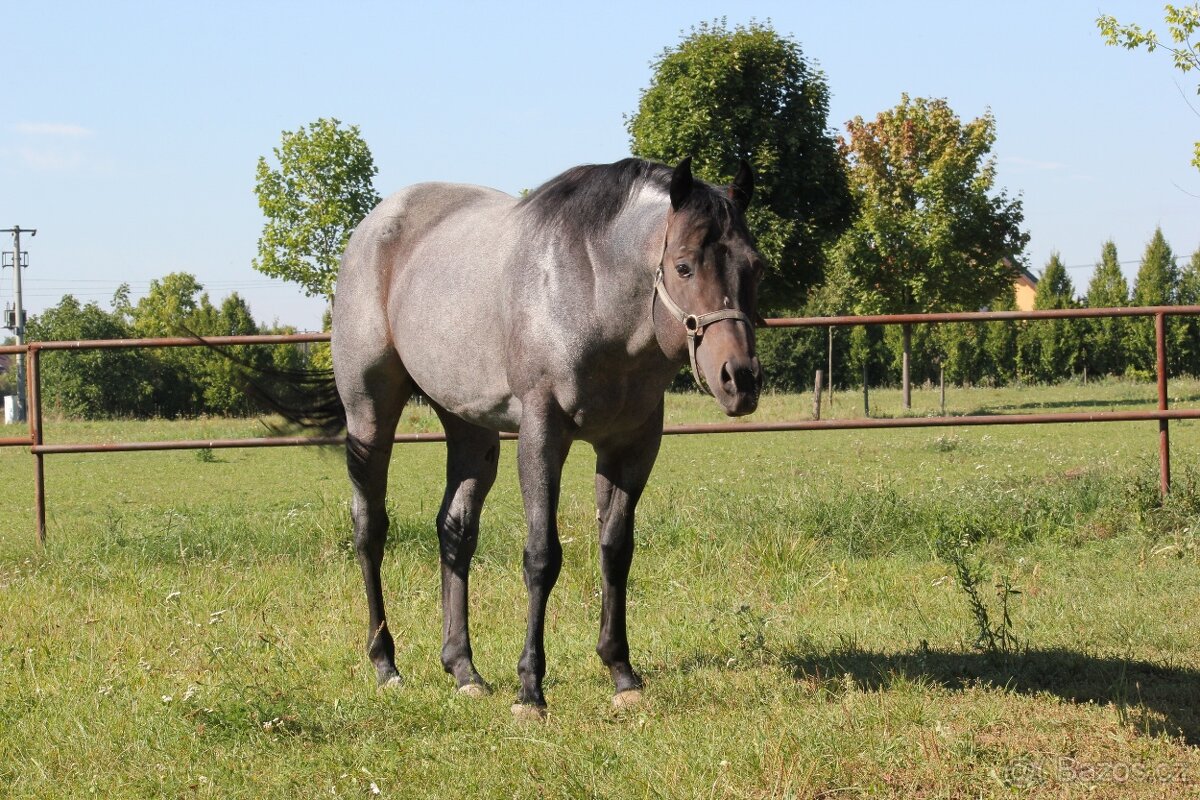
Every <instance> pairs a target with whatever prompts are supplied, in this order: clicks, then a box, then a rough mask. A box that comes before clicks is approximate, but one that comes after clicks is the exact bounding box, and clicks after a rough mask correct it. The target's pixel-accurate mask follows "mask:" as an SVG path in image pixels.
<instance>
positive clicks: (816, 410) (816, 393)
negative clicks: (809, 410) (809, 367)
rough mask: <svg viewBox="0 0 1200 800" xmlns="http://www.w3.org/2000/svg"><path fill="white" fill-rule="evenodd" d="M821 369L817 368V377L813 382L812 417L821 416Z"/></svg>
mask: <svg viewBox="0 0 1200 800" xmlns="http://www.w3.org/2000/svg"><path fill="white" fill-rule="evenodd" d="M821 379H822V375H821V370H817V379H816V381H815V382H814V384H813V419H820V418H821Z"/></svg>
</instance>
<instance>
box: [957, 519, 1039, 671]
mask: <svg viewBox="0 0 1200 800" xmlns="http://www.w3.org/2000/svg"><path fill="white" fill-rule="evenodd" d="M974 541H975V540H974V538H973V533H972V532H971V531H969V530H962V529H960V530H959V531H958V532H957V535H953V534H947V533H944V534H943V535H942V536H941V537H940V538H939V540H938V543H937V546H938V552H939V555H940V556H941V558H942V559H943V560H944V561H946V562H947V563H948V564H950V565H951V566H953V567H954V574H955V578H956V579H957V580H958V586H959V588H960V589H962V591H963V594H964V595H965V597H966V600H967V606H968V607H969V608H970V610H971V616H972V617H973V618H974V620H975V629H976V636H975V641H974V642H973V646H974V647H975V648H977V649H979V650H983V651H984V652H986V653H989V654H993V655H1009V654H1011V653H1014V652H1016V651H1017V649H1018V647H1019V646H1020V644H1019V642H1018V640H1017V637H1016V635H1015V634H1014V633H1013V631H1012V628H1013V622H1012V615H1011V613H1010V611H1009V599H1010V598H1011V597H1013V596H1014V595H1018V594H1020V593H1021V591H1020V589H1018V588H1016V587H1015V586H1013V585H1012V582H1011V579H1010V577H1009V576H1007V575H1005V576H1003V577H1002V578H1000V579H998V580H997V581H996V583H995V588H996V597H997V599H998V600H999V604H1000V619H999V621H997V622H993V621H992V618H991V614H990V612H989V611H988V607H987V605H986V604H985V603H984V601H983V597H982V596H981V595H980V587H981V586H983V585H984V583H985V582H986V580H987V577H986V568H985V566H984V563H983V560H982V559H981V558H979V557H978V556H977V555H975V553H974Z"/></svg>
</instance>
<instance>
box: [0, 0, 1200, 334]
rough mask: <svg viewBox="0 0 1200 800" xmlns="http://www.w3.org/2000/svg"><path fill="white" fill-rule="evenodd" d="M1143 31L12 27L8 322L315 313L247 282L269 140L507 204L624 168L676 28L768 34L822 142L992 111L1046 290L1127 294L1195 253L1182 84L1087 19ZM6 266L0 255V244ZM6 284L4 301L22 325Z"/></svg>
mask: <svg viewBox="0 0 1200 800" xmlns="http://www.w3.org/2000/svg"><path fill="white" fill-rule="evenodd" d="M1101 12H1104V13H1111V14H1114V15H1115V16H1117V18H1118V19H1121V20H1123V21H1125V20H1128V21H1138V22H1141V23H1142V24H1143V25H1147V24H1149V25H1152V26H1155V27H1159V28H1161V17H1162V9H1161V5H1160V4H1158V3H1149V2H1113V3H1110V2H1106V0H1099V2H1097V0H1090V1H1089V2H1075V1H1074V0H1064V1H1062V2H1054V3H1045V2H1024V1H1023V0H1015V1H1014V2H1007V3H994V2H992V3H977V2H966V1H965V0H959V1H958V2H937V3H934V2H929V3H916V2H909V3H896V2H844V3H810V2H781V1H779V2H777V1H774V0H773V1H772V2H757V3H734V2H725V3H713V2H707V1H706V0H693V2H688V3H681V2H655V3H650V2H645V0H642V1H641V2H625V1H624V0H615V1H611V2H607V3H603V4H600V3H587V4H574V3H567V2H560V3H555V4H551V3H544V4H536V3H528V4H511V3H509V4H506V3H494V2H493V3H472V2H445V3H428V2H424V3H408V2H391V3H375V2H344V3H339V4H336V5H334V4H316V3H308V2H289V3H283V2H239V3H225V2H212V3H204V4H200V3H192V4H183V3H149V2H147V3H121V2H105V3H59V2H52V0H48V1H47V2H36V3H35V2H19V3H10V4H8V6H7V7H6V9H5V20H4V22H5V24H4V35H3V37H2V39H0V49H2V51H3V54H2V55H0V64H2V65H3V66H0V76H3V81H2V84H3V86H4V88H5V92H4V99H3V102H2V103H0V227H8V226H10V225H13V224H19V225H21V226H23V227H36V228H38V229H39V234H38V236H37V237H36V238H34V239H32V240H28V239H27V240H24V241H23V247H24V249H26V250H27V251H28V252H29V254H30V263H31V267H30V268H29V269H28V270H27V271H26V272H25V286H26V307H27V308H29V309H30V311H31V312H36V311H38V310H40V309H42V308H44V307H46V306H47V305H53V304H54V303H56V302H58V300H59V298H60V297H61V296H62V294H64V293H66V292H71V293H74V294H76V295H77V296H78V297H80V298H81V299H83V300H96V301H97V302H99V303H100V304H101V305H104V306H107V304H108V301H109V299H110V298H111V296H112V292H113V290H114V289H115V288H116V286H117V285H118V284H119V283H121V282H123V281H124V282H128V283H130V284H131V285H132V287H133V294H134V297H135V298H136V297H137V296H139V294H140V293H141V292H143V291H144V290H145V289H146V287H147V286H148V284H149V281H150V280H151V279H152V278H156V277H160V276H162V275H164V274H166V273H168V272H172V271H177V270H184V271H188V272H191V273H193V274H195V275H196V276H197V277H198V278H199V279H200V281H201V283H203V284H205V286H206V287H207V289H208V290H209V291H210V293H211V295H212V296H213V298H214V300H215V299H219V298H220V297H223V296H225V295H226V294H228V293H229V292H230V291H234V290H236V291H238V292H240V293H242V294H243V296H245V297H246V298H247V300H248V301H249V302H250V305H251V308H252V309H253V311H254V313H255V316H256V317H257V318H259V319H260V320H266V321H271V320H275V319H278V320H279V321H281V322H288V323H292V324H296V325H299V326H300V327H301V328H307V327H315V326H317V325H319V321H320V313H321V308H322V304H321V303H320V302H318V301H315V300H306V299H305V298H303V297H302V295H301V293H300V292H299V291H298V290H297V289H295V288H294V287H292V286H290V285H287V284H281V283H279V282H273V281H269V280H267V279H266V278H265V277H263V276H262V275H260V274H259V273H257V272H255V271H253V270H252V269H251V267H250V260H251V259H252V258H253V257H254V255H255V247H256V241H257V238H258V234H259V231H260V229H261V226H262V218H261V215H260V213H259V210H258V207H257V205H256V203H255V199H254V194H253V185H254V166H255V162H256V160H257V158H258V157H259V156H260V155H267V154H269V153H270V151H271V148H272V147H274V146H275V145H276V144H278V141H279V134H280V132H281V131H282V130H285V129H287V130H293V129H295V128H297V127H299V126H301V125H304V124H306V123H307V122H310V121H312V120H314V119H316V118H318V117H322V116H326V117H337V118H338V119H341V120H342V121H344V122H348V123H354V124H357V125H359V126H360V127H361V129H362V133H363V136H364V138H365V139H366V140H367V142H368V144H369V145H370V147H371V149H372V152H373V153H374V156H375V162H376V165H377V166H378V167H379V176H378V178H377V180H376V186H377V188H378V189H379V191H380V192H381V193H382V194H387V193H389V192H391V191H394V190H395V189H398V188H400V187H402V186H404V185H407V184H409V183H414V182H417V181H423V180H454V181H465V182H470V183H479V184H484V185H489V186H494V187H496V188H499V189H504V190H506V191H510V192H516V191H518V190H520V189H521V188H524V187H532V186H536V185H537V184H539V183H541V182H542V181H543V180H545V179H547V178H549V177H551V176H553V175H555V174H557V173H558V172H560V171H561V170H563V169H565V168H566V167H569V166H571V165H573V164H578V163H585V162H603V161H612V160H615V159H618V158H621V157H623V156H625V155H627V154H628V147H629V140H628V135H627V133H626V131H625V127H624V119H623V115H626V114H628V113H630V112H632V111H633V110H634V109H635V108H636V106H637V101H638V96H639V92H640V91H641V90H642V89H643V88H644V87H645V86H646V85H647V84H648V82H649V80H650V76H651V62H652V61H653V59H654V58H655V57H656V56H657V55H658V54H659V53H660V52H661V51H662V49H663V48H664V47H666V46H668V45H672V44H674V43H676V42H678V41H679V38H680V34H681V32H682V31H685V30H686V29H687V28H689V27H690V26H691V25H693V24H695V23H697V22H700V21H703V20H711V19H714V18H718V17H726V18H727V19H728V21H729V22H730V23H731V24H734V23H738V22H745V21H747V20H750V19H751V18H754V19H758V20H760V21H761V20H770V21H771V23H772V24H773V25H774V27H775V28H776V30H778V31H779V32H781V33H785V34H791V35H793V36H794V37H795V38H796V40H797V41H798V42H799V43H800V45H801V47H802V49H803V51H804V53H805V55H806V56H807V57H808V58H810V59H811V60H812V61H814V62H815V63H816V65H817V66H818V67H819V68H820V69H821V70H823V71H824V73H825V75H826V77H827V80H828V83H829V87H830V90H831V93H832V102H831V113H830V118H829V121H830V125H831V127H832V128H834V129H840V128H841V126H842V125H843V123H844V122H845V121H846V120H848V119H850V118H852V117H854V116H857V115H861V116H864V117H872V116H874V115H875V114H876V113H878V112H879V111H881V110H883V109H886V108H890V107H892V106H894V105H895V104H896V103H897V102H898V101H899V99H900V95H901V93H902V92H907V93H908V94H910V95H912V96H928V97H944V98H946V99H947V100H948V101H949V103H950V105H951V107H952V108H954V109H955V111H957V112H958V114H959V115H960V116H962V117H964V118H973V117H975V116H978V115H979V114H981V113H983V112H984V111H985V110H986V109H988V108H990V109H991V110H992V112H993V113H994V115H995V117H996V121H997V132H998V140H997V143H996V146H995V149H994V152H995V156H996V158H997V161H998V165H999V185H1000V186H1002V187H1003V188H1005V189H1006V190H1007V191H1008V192H1009V193H1010V194H1014V195H1015V194H1020V195H1021V196H1022V197H1023V200H1024V204H1025V223H1026V229H1027V230H1028V231H1029V232H1030V234H1031V237H1032V238H1031V241H1030V245H1029V248H1028V250H1027V256H1028V263H1029V265H1030V267H1031V268H1032V269H1033V271H1034V272H1035V273H1036V272H1038V271H1039V270H1040V269H1041V268H1042V267H1043V266H1044V265H1045V263H1046V261H1047V259H1048V258H1049V256H1050V253H1051V251H1053V250H1058V251H1059V252H1060V253H1061V254H1062V257H1063V260H1064V262H1065V263H1066V264H1068V265H1069V266H1071V267H1078V268H1073V269H1071V273H1070V274H1071V277H1072V279H1073V280H1074V281H1075V284H1076V286H1077V288H1079V289H1081V290H1082V288H1083V287H1084V286H1086V283H1087V280H1088V277H1089V276H1090V274H1091V267H1090V265H1091V264H1093V263H1094V262H1095V261H1096V260H1097V259H1098V257H1099V254H1100V249H1101V245H1102V244H1103V242H1104V241H1105V240H1107V239H1109V238H1112V239H1113V240H1114V241H1115V242H1116V243H1117V247H1118V250H1119V254H1120V257H1121V260H1122V261H1130V262H1135V263H1131V264H1129V265H1127V266H1126V272H1127V274H1129V275H1130V276H1131V277H1132V275H1133V273H1134V272H1135V271H1136V261H1137V260H1138V259H1139V258H1140V256H1141V253H1142V250H1143V248H1144V246H1145V243H1146V241H1147V240H1148V239H1149V238H1150V236H1151V235H1152V234H1153V232H1154V228H1155V226H1159V225H1161V226H1162V228H1163V231H1164V233H1165V234H1166V236H1167V239H1168V241H1169V242H1170V243H1171V245H1172V246H1173V247H1174V249H1175V251H1176V253H1178V254H1182V255H1190V254H1191V253H1192V252H1194V251H1195V250H1196V249H1197V248H1198V247H1200V171H1198V170H1196V169H1195V168H1194V167H1191V166H1190V165H1189V161H1190V158H1191V149H1192V142H1193V141H1195V140H1196V139H1200V117H1198V116H1197V113H1196V112H1194V111H1193V110H1192V109H1191V108H1190V107H1189V105H1188V103H1189V101H1190V102H1191V103H1192V105H1196V106H1198V107H1200V104H1198V103H1197V99H1198V98H1197V97H1196V95H1195V86H1196V83H1197V81H1198V80H1200V78H1198V77H1197V76H1196V75H1195V74H1194V73H1193V74H1192V75H1190V76H1183V75H1180V74H1178V73H1177V72H1175V71H1174V70H1173V69H1172V67H1171V64H1170V62H1169V58H1168V57H1167V55H1166V54H1164V53H1162V52H1159V53H1155V54H1153V55H1149V54H1146V53H1144V52H1127V51H1124V50H1118V49H1115V48H1111V47H1106V46H1105V45H1104V44H1103V43H1102V41H1101V39H1100V37H1099V35H1098V33H1097V32H1096V28H1095V18H1096V16H1097V14H1098V13H1101ZM0 244H2V245H3V247H4V249H11V242H8V241H5V242H3V243H0ZM11 284H12V273H11V271H10V270H5V271H4V273H3V276H2V280H0V301H3V302H7V301H11V300H12V286H11Z"/></svg>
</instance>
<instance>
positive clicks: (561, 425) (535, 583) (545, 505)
mask: <svg viewBox="0 0 1200 800" xmlns="http://www.w3.org/2000/svg"><path fill="white" fill-rule="evenodd" d="M570 447H571V440H570V437H569V436H568V435H567V430H566V420H565V418H564V416H563V414H562V412H561V411H560V410H559V408H558V406H557V404H556V403H555V402H554V400H553V398H552V397H546V396H534V397H525V398H522V412H521V436H520V439H519V440H518V442H517V469H518V472H519V475H520V481H521V496H522V498H523V499H524V501H525V519H526V522H527V523H528V525H529V534H528V537H527V538H526V540H525V555H524V573H525V588H526V589H527V590H528V591H529V617H528V624H527V629H526V633H525V649H524V650H523V651H522V653H521V660H520V661H519V662H518V664H517V676H518V677H519V678H520V681H521V688H520V690H519V691H518V693H517V704H516V705H514V706H513V713H514V714H516V715H518V716H542V715H544V713H545V707H546V698H545V697H544V696H543V695H542V679H543V678H544V677H545V675H546V650H545V647H544V645H543V639H544V635H545V630H546V601H547V600H548V599H549V598H550V591H551V590H552V589H553V588H554V584H555V582H556V581H557V580H558V573H559V570H561V569H562V545H561V544H559V541H558V520H557V516H558V493H559V486H560V482H561V479H562V466H563V462H564V461H565V460H566V457H567V451H568V450H569V449H570Z"/></svg>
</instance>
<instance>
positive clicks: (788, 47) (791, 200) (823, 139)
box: [626, 20, 851, 310]
mask: <svg viewBox="0 0 1200 800" xmlns="http://www.w3.org/2000/svg"><path fill="white" fill-rule="evenodd" d="M828 115H829V88H828V86H827V85H826V83H825V76H824V75H823V74H822V73H821V72H820V71H819V70H817V69H815V68H813V67H812V66H811V65H810V64H809V63H808V62H807V61H806V60H805V58H804V56H803V54H802V53H801V50H800V45H799V44H798V43H797V42H796V41H795V40H794V39H792V38H791V37H789V36H781V35H780V34H778V33H776V32H775V31H774V30H773V29H772V28H771V27H770V25H767V24H762V23H758V22H751V23H750V24H749V25H746V26H741V25H738V26H735V27H734V28H732V29H730V28H729V27H728V26H727V25H726V24H725V22H724V21H723V20H721V21H717V22H713V23H711V24H709V23H702V24H700V25H699V26H697V27H694V28H692V30H691V32H690V33H689V34H687V35H686V36H684V37H683V40H682V41H681V42H680V43H679V44H678V45H676V46H675V47H668V48H666V49H665V50H663V52H662V54H661V55H660V56H659V58H658V60H657V61H656V62H655V63H654V77H653V78H652V79H651V82H650V86H649V87H648V88H646V89H645V90H644V91H643V92H642V95H641V100H640V102H639V103H638V110H637V112H636V113H635V114H633V115H632V116H631V117H629V118H627V120H626V124H627V127H628V130H629V134H630V140H631V149H632V151H633V153H634V154H635V155H638V156H641V157H643V158H651V159H656V160H659V161H664V162H667V163H671V164H673V163H676V162H678V161H680V160H681V159H683V158H684V157H686V156H691V157H692V159H693V160H692V168H693V170H694V171H695V172H696V174H698V175H699V176H701V177H703V178H704V179H706V180H709V181H712V182H714V183H718V184H724V183H728V182H729V181H730V180H731V178H732V176H733V175H734V173H735V172H736V170H737V167H738V163H739V159H743V158H744V159H746V160H747V161H748V162H749V163H750V164H751V166H752V167H753V168H754V174H755V191H754V195H755V200H754V203H752V204H751V206H750V211H749V212H748V214H747V217H748V223H749V225H750V229H751V231H752V232H753V233H754V235H755V237H756V238H757V241H758V246H759V248H760V250H761V252H762V253H763V256H764V257H765V258H766V260H767V263H768V265H769V266H768V270H769V271H768V273H767V275H766V276H765V278H764V280H763V285H762V293H761V297H762V304H763V306H764V308H768V309H773V310H781V309H787V308H798V307H799V306H800V305H801V304H802V303H803V298H804V291H805V290H806V289H807V288H808V287H809V286H811V285H813V284H815V283H817V281H818V280H819V279H820V277H821V274H822V270H823V264H824V256H823V248H824V246H825V245H826V244H827V243H829V242H830V241H832V240H833V239H834V238H835V237H836V236H837V235H838V234H839V233H840V232H841V231H842V230H844V229H845V227H846V224H847V223H848V221H849V218H850V213H851V205H850V198H849V194H848V192H847V188H846V177H845V173H844V170H843V167H842V165H841V162H840V160H839V159H838V156H837V149H836V145H835V142H834V139H833V137H832V136H831V134H830V133H829V131H828V123H827V117H828Z"/></svg>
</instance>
